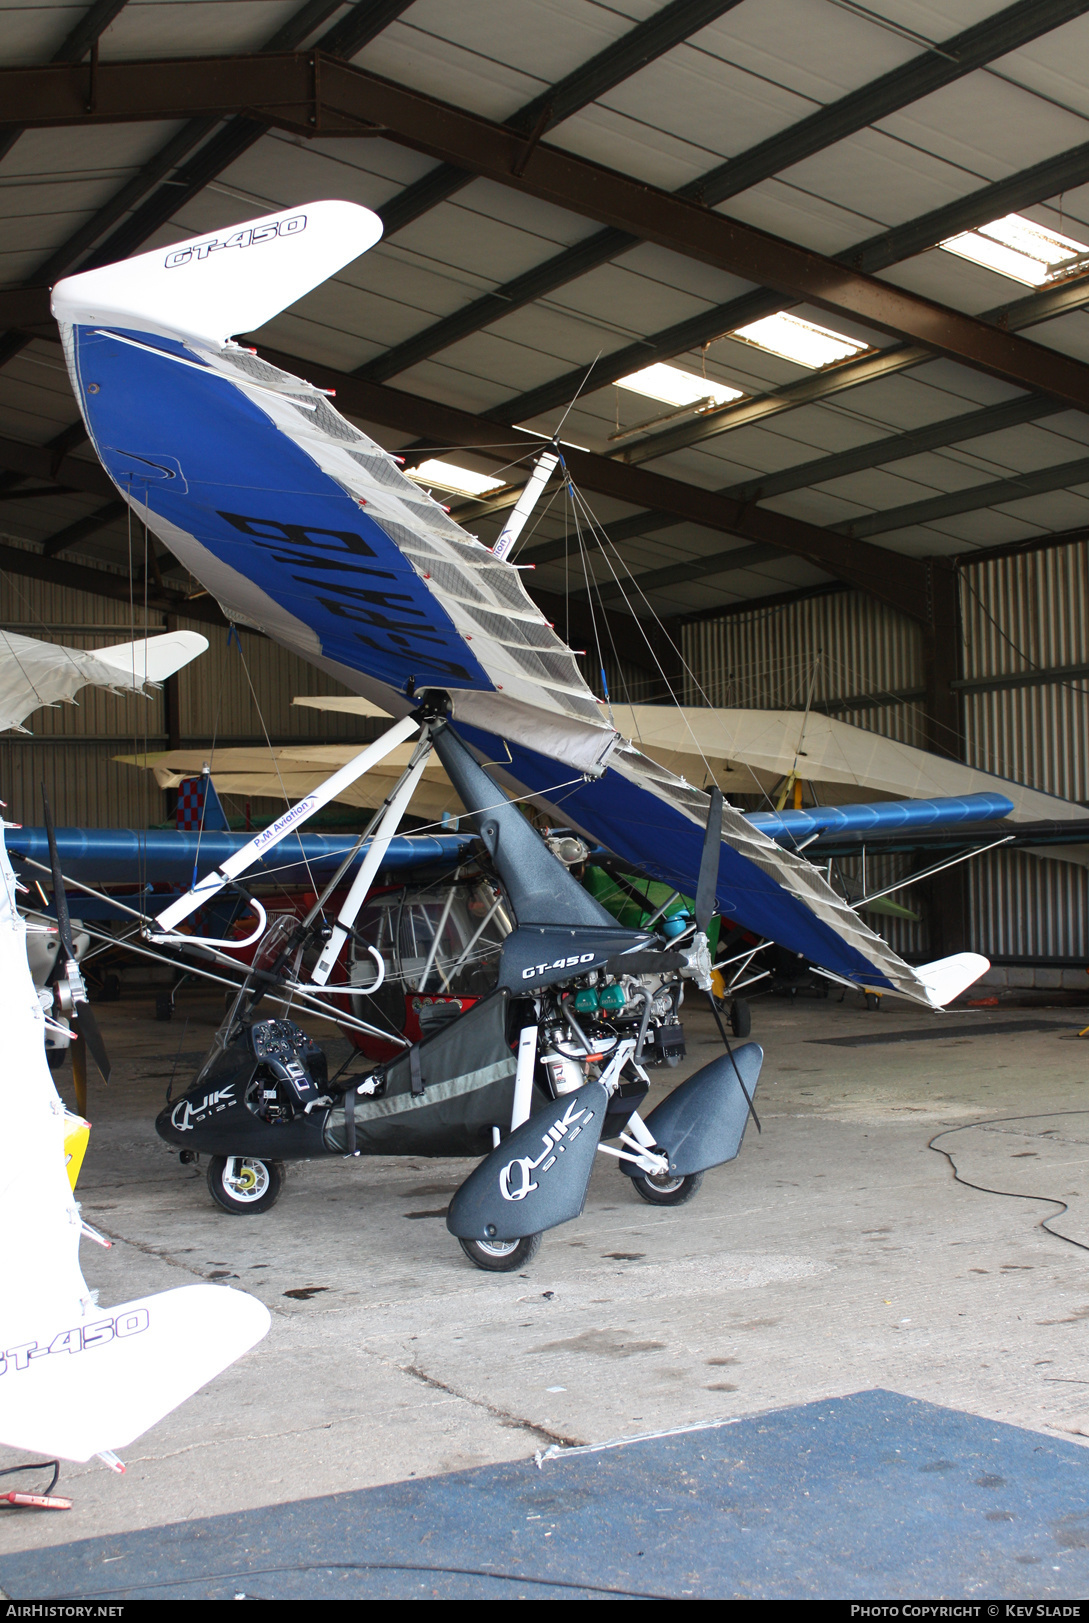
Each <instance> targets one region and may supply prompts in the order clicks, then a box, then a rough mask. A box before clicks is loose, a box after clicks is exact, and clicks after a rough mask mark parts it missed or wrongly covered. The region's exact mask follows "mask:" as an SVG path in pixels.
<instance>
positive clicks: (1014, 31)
mask: <svg viewBox="0 0 1089 1623" xmlns="http://www.w3.org/2000/svg"><path fill="white" fill-rule="evenodd" d="M1083 10H1085V7H1084V6H1083V5H1079V6H1078V7H1077V10H1076V11H1075V10H1072V9H1071V8H1070V7H1068V6H1066V5H1064V4H1060V5H1059V7H1058V8H1057V9H1050V8H1048V7H1045V6H1038V5H1035V4H1034V3H1032V0H1029V4H1027V5H1026V4H1019V5H1014V6H1011V7H1008V8H1007V9H1006V10H1005V11H1001V12H999V13H998V14H997V15H996V16H994V17H988V18H986V19H985V21H984V22H982V23H979V24H977V25H976V26H975V27H973V28H969V29H966V30H964V31H963V32H962V33H960V34H958V35H956V36H955V37H954V38H952V39H950V40H948V41H946V43H945V45H944V46H943V47H942V49H941V51H940V52H934V51H930V52H923V54H922V55H921V56H918V57H915V58H913V59H912V61H910V62H908V63H906V64H905V65H904V66H903V67H901V68H895V69H893V70H892V71H891V72H890V73H886V74H882V75H881V76H880V77H879V78H878V79H875V80H873V81H871V83H870V84H867V85H863V86H861V88H860V89H858V90H856V91H852V92H851V93H850V94H848V95H846V96H842V97H840V99H839V100H838V101H835V102H832V103H831V104H830V105H829V106H827V107H822V108H820V109H818V110H817V111H816V112H814V113H811V114H810V115H809V116H808V117H806V118H804V119H802V120H800V121H799V122H798V123H796V124H793V125H791V126H789V127H788V128H787V129H785V130H783V131H781V132H780V133H779V134H778V135H775V136H772V137H770V138H769V139H768V140H766V141H761V142H758V143H757V145H756V146H753V147H750V148H749V149H748V151H747V152H742V153H740V154H739V155H738V156H737V157H736V158H732V159H731V160H730V161H729V162H728V163H725V164H717V165H716V166H715V167H714V168H713V169H711V170H709V171H708V172H707V173H706V174H705V175H702V176H700V177H699V178H698V179H697V180H694V181H691V182H689V184H688V185H686V186H683V187H682V188H681V189H680V190H679V192H678V193H677V196H679V197H689V198H694V199H695V200H696V201H698V202H700V203H703V204H705V205H707V206H708V207H710V206H714V205H718V204H721V203H724V202H725V201H726V200H727V199H728V198H730V197H736V196H737V195H738V194H739V193H740V192H743V191H745V190H747V189H748V188H749V187H750V186H755V185H756V184H757V183H758V182H759V181H762V180H767V179H768V178H769V177H770V176H771V175H775V174H778V173H779V172H780V171H781V170H783V169H785V168H788V167H790V166H791V165H792V164H795V163H798V162H800V161H801V160H802V159H803V158H806V157H810V156H811V155H812V154H813V153H814V152H817V151H820V150H822V149H823V148H825V147H827V146H831V145H832V144H834V143H835V142H836V141H841V140H843V138H844V137H845V136H848V135H851V134H854V133H855V132H857V131H858V130H861V129H865V128H866V127H867V125H869V124H872V123H873V122H874V121H875V120H876V119H879V118H884V117H887V116H888V115H889V114H890V113H894V112H896V111H897V110H898V109H900V108H902V107H904V106H907V105H908V104H909V103H910V102H912V101H915V100H917V99H918V98H919V97H920V96H925V95H930V94H931V93H932V92H933V91H934V90H937V89H939V88H940V87H941V86H942V85H945V84H949V83H951V82H952V81H953V80H955V79H957V78H959V77H961V76H962V75H963V74H965V73H970V72H973V71H975V70H976V69H978V68H980V67H982V66H983V65H984V64H985V63H986V62H989V61H991V60H993V59H994V58H995V57H996V56H1002V55H1004V54H1006V53H1007V52H1008V51H1011V50H1014V49H1016V46H1017V45H1023V44H1025V43H1026V42H1027V41H1028V40H1029V39H1035V38H1038V37H1039V35H1041V34H1044V33H1047V32H1049V31H1050V30H1051V29H1053V28H1055V27H1057V26H1059V25H1060V24H1061V23H1063V22H1066V21H1068V20H1069V19H1070V17H1071V16H1073V15H1077V14H1078V13H1079V12H1081V11H1083ZM423 184H424V183H421V185H423ZM1054 189H1055V190H1059V189H1061V188H1058V187H1056V188H1054ZM402 195H403V194H402ZM1037 195H1040V194H1037ZM1043 195H1045V196H1048V195H1051V194H1050V193H1044V194H1043ZM436 201H437V199H436ZM1014 206H1016V205H1010V207H1014ZM394 207H396V200H395V203H394ZM417 212H419V210H417ZM1008 212H1009V209H1008V208H1006V209H999V210H998V211H997V213H1008ZM415 217H416V216H415V214H410V215H408V216H407V217H406V218H405V219H403V220H402V219H400V218H398V217H397V216H396V215H391V221H393V220H395V221H396V224H395V225H394V229H397V228H398V227H399V226H400V225H403V224H407V221H408V219H409V218H415ZM996 217H997V214H994V215H991V216H989V218H991V219H994V218H996ZM383 218H385V216H384V215H383ZM638 241H639V235H638V233H635V234H628V233H625V232H624V231H623V230H616V229H612V230H606V231H602V232H599V233H597V235H595V236H594V237H592V238H591V239H590V240H589V241H587V242H583V243H579V244H577V245H576V246H575V247H573V248H567V249H563V250H561V252H560V253H558V254H554V255H553V256H552V258H551V259H548V260H546V261H545V262H544V263H542V264H540V265H538V266H535V267H534V268H533V269H532V270H531V271H528V272H526V273H525V274H523V275H522V276H518V277H515V278H514V279H513V280H512V281H510V282H507V283H505V284H504V285H503V286H502V287H499V288H497V289H496V290H495V292H494V293H486V294H484V295H482V296H481V297H480V298H477V299H474V300H473V301H472V302H471V303H470V304H468V305H466V306H465V307H464V308H463V309H461V310H459V311H456V312H455V313H454V314H453V315H450V316H446V317H443V318H442V319H441V320H439V321H436V322H433V323H432V324H431V325H430V326H428V327H426V328H424V329H423V331H422V332H420V333H417V334H415V335H414V336H413V337H412V338H409V339H406V340H405V341H404V343H401V344H398V345H396V346H395V348H393V349H392V350H389V351H387V352H386V354H385V355H380V356H378V357H377V358H376V359H375V360H373V361H371V362H369V363H368V365H367V366H366V367H365V368H361V370H362V371H363V373H364V375H365V376H366V377H371V378H375V379H376V380H377V381H379V382H381V381H383V380H385V379H387V378H391V377H395V376H396V375H397V373H398V372H403V371H407V370H408V368H409V367H411V366H414V365H416V364H417V362H419V361H421V360H424V359H425V358H426V357H428V356H430V355H434V354H437V353H438V352H439V351H440V350H443V349H446V348H448V347H449V346H450V345H451V344H455V343H457V342H458V341H459V340H460V339H462V338H465V337H467V336H468V335H469V334H470V333H473V332H477V331H479V330H480V329H481V328H482V327H487V326H490V325H491V323H492V322H494V321H498V320H500V319H501V318H502V317H503V316H505V315H509V314H510V313H511V311H512V310H517V309H519V308H520V307H522V306H523V305H526V304H529V303H532V302H533V300H535V299H539V298H543V297H544V295H545V294H547V293H551V292H554V291H555V290H556V289H557V288H559V287H562V286H564V285H565V284H566V283H567V282H570V281H572V280H574V279H575V278H577V277H579V276H582V275H584V274H585V273H586V272H587V271H588V270H592V269H593V268H594V267H595V266H597V265H603V264H606V263H607V262H608V261H609V260H611V259H615V258H616V256H617V255H618V254H621V253H624V252H625V251H626V250H627V249H628V248H631V247H633V246H634V244H635V243H636V242H638ZM912 251H917V250H912ZM839 257H840V258H841V259H842V258H843V256H839ZM901 257H906V255H902V256H901ZM845 262H846V263H848V264H853V265H854V268H855V269H857V270H873V269H876V268H877V266H876V264H875V265H868V264H864V263H861V262H859V263H857V264H856V263H855V262H854V261H853V260H850V259H847V260H845ZM886 263H889V261H886ZM766 313H767V312H766V311H765V310H763V309H761V310H760V311H758V312H756V313H754V314H751V315H747V316H744V317H742V318H740V319H739V320H737V321H734V323H733V325H734V326H738V325H740V320H750V321H755V320H757V319H758V317H759V315H762V314H766ZM722 330H723V329H722V328H719V331H720V332H721V331H722ZM674 353H676V351H674ZM636 364H639V365H644V366H645V365H647V364H648V360H647V358H646V357H644V358H643V359H642V360H641V361H640V362H637V363H636ZM631 369H632V368H631V367H628V368H626V370H628V371H630V370H631ZM615 375H616V376H622V375H623V374H622V373H617V374H615ZM591 386H592V387H596V385H591ZM571 392H572V393H573V389H572V391H571ZM566 398H570V394H568V396H567V397H566ZM520 415H521V417H522V418H523V419H524V418H525V416H527V415H531V414H529V413H525V412H522V413H520Z"/></svg>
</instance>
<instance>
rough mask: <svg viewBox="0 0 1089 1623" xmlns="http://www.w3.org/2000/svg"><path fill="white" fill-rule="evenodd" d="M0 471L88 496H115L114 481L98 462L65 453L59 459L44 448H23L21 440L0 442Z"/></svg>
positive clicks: (0, 440) (47, 448) (30, 446)
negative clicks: (78, 491)
mask: <svg viewBox="0 0 1089 1623" xmlns="http://www.w3.org/2000/svg"><path fill="white" fill-rule="evenodd" d="M0 468H4V469H6V470H7V472H9V473H15V474H19V475H22V476H23V477H25V478H28V479H42V480H48V481H49V482H50V483H51V484H56V485H66V486H68V487H69V488H70V489H72V490H81V491H85V492H87V494H88V495H91V496H116V495H117V489H116V487H115V485H114V482H113V480H112V479H111V478H110V476H109V474H108V473H107V472H106V470H105V468H104V467H103V466H102V464H101V463H100V462H97V461H96V462H88V461H85V460H84V459H83V458H82V457H76V456H71V455H69V454H67V453H66V452H63V451H62V453H61V455H60V456H59V457H58V455H57V452H56V451H55V450H50V448H49V446H47V445H26V444H24V442H23V441H22V440H10V439H0Z"/></svg>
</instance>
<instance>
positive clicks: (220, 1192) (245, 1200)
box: [208, 1155, 284, 1216]
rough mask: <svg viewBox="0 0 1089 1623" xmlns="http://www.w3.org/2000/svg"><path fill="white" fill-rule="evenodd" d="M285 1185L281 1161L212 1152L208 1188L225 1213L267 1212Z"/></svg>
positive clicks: (236, 1214) (238, 1214)
mask: <svg viewBox="0 0 1089 1623" xmlns="http://www.w3.org/2000/svg"><path fill="white" fill-rule="evenodd" d="M283 1186H284V1167H283V1162H282V1161H257V1160H254V1159H253V1158H252V1157H251V1156H247V1155H213V1157H212V1159H211V1160H210V1161H209V1163H208V1189H209V1192H210V1193H211V1196H212V1199H213V1200H214V1201H215V1202H216V1204H217V1205H218V1206H222V1207H223V1210H224V1211H225V1212H232V1213H234V1214H235V1216H240V1215H242V1214H245V1213H249V1212H267V1211H268V1209H269V1207H270V1206H275V1204H276V1202H277V1201H278V1200H279V1198H280V1191H281V1189H282V1188H283Z"/></svg>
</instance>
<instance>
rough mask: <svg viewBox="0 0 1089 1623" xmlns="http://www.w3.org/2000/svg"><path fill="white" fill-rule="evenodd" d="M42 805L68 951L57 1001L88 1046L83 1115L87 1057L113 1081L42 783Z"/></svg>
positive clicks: (81, 1056)
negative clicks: (90, 997)
mask: <svg viewBox="0 0 1089 1623" xmlns="http://www.w3.org/2000/svg"><path fill="white" fill-rule="evenodd" d="M42 805H43V806H44V808H45V832H46V835H47V837H48V839H49V863H50V867H51V868H52V870H53V905H54V907H55V908H56V911H57V934H58V935H59V937H60V944H61V951H62V952H63V954H64V976H63V979H61V978H59V977H58V979H57V982H56V996H57V1002H58V1003H59V1005H60V1008H61V1012H62V1013H64V1014H66V1015H68V1017H69V1019H70V1020H71V1023H72V1025H73V1026H74V1028H75V1033H76V1037H77V1039H78V1040H79V1043H85V1044H86V1045H87V1046H86V1048H80V1047H79V1045H78V1043H77V1047H76V1048H74V1049H73V1050H72V1074H73V1077H74V1080H75V1084H76V1104H77V1105H78V1107H79V1110H80V1113H81V1114H82V1113H83V1112H84V1111H85V1110H86V1108H87V1059H86V1056H87V1054H88V1053H90V1055H91V1058H92V1059H93V1060H94V1062H95V1064H96V1065H97V1066H98V1069H99V1071H100V1072H101V1073H102V1080H103V1082H108V1081H109V1080H110V1068H111V1067H110V1060H109V1055H108V1054H107V1053H106V1045H105V1043H104V1042H103V1041H102V1033H101V1032H100V1031H99V1029H98V1021H97V1020H96V1019H95V1017H94V1013H93V1011H92V1009H91V1005H90V1003H89V1002H88V1001H87V986H86V983H85V981H84V979H83V976H82V975H81V974H80V971H79V964H78V962H77V960H76V952H75V948H74V946H73V945H72V920H71V917H70V916H69V913H68V893H67V891H66V890H65V888H64V880H63V878H62V877H61V871H60V857H59V856H58V854H57V834H56V830H55V829H54V827H53V813H52V811H51V810H50V807H49V797H48V795H47V794H46V792H45V784H44V783H43V784H42Z"/></svg>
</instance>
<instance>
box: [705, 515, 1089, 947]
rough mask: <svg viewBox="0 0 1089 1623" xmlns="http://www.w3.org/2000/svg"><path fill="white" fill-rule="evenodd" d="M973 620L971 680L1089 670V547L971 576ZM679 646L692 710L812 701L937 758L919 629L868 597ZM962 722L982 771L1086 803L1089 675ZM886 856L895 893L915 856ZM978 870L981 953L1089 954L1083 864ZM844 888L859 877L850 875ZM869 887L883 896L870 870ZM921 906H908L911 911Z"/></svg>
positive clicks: (907, 941) (968, 652)
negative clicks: (929, 733) (1082, 666)
mask: <svg viewBox="0 0 1089 1623" xmlns="http://www.w3.org/2000/svg"><path fill="white" fill-rule="evenodd" d="M961 613H962V634H963V649H962V669H963V672H964V675H965V677H966V679H968V680H970V681H971V680H987V679H990V678H1002V677H1007V676H1011V675H1016V674H1019V673H1031V672H1032V671H1034V670H1037V669H1039V670H1049V669H1054V668H1055V667H1056V666H1066V665H1076V664H1078V663H1084V662H1086V660H1087V658H1089V542H1080V543H1075V544H1072V545H1068V546H1063V547H1052V548H1048V549H1045V550H1041V551H1038V552H1027V553H1021V554H1018V555H1014V556H1010V557H1003V558H991V559H988V560H986V561H981V562H980V563H978V564H975V563H968V564H966V565H965V566H964V567H963V568H962V570H961ZM682 649H683V653H684V658H685V662H686V664H687V665H688V667H689V669H690V671H691V673H692V679H691V681H690V684H689V688H688V691H687V693H686V698H687V700H688V702H689V703H691V704H703V703H706V704H714V705H721V706H735V707H738V708H747V709H758V710H760V709H766V710H776V709H799V710H804V709H805V705H806V701H807V698H811V703H812V704H813V705H814V706H815V707H819V708H820V709H822V710H825V711H828V712H830V713H831V714H833V715H835V716H837V717H838V718H839V719H841V720H843V721H847V722H850V723H851V725H852V726H856V727H863V728H866V729H867V730H869V731H872V732H877V733H879V734H881V735H882V736H883V737H886V738H896V739H899V740H901V741H902V742H904V743H908V744H914V745H918V746H920V747H925V737H924V732H923V728H924V719H925V718H924V709H923V704H922V702H921V700H922V694H921V691H920V690H921V689H922V687H923V681H924V676H923V657H924V655H923V640H922V636H921V633H920V631H919V628H918V627H917V626H916V625H914V623H912V622H911V621H908V620H907V619H905V618H903V617H901V616H899V615H897V614H895V613H894V612H893V611H891V610H889V609H886V608H884V607H882V606H881V605H879V604H876V603H874V602H872V601H870V600H869V599H867V598H865V597H864V596H862V594H860V593H856V592H836V593H831V594H827V595H824V596H816V597H810V598H806V599H803V600H801V601H799V602H795V603H787V604H782V605H778V606H773V607H769V608H764V609H754V610H751V611H742V612H737V613H731V614H728V615H724V616H722V618H720V619H713V620H703V621H698V622H695V623H693V624H691V625H688V626H685V627H684V630H683V643H682ZM962 720H963V728H964V754H965V759H966V760H967V761H968V762H969V763H970V764H971V765H973V766H978V767H981V768H983V769H984V770H985V771H988V772H996V773H998V774H1000V775H1001V776H1003V777H1009V778H1013V779H1015V780H1016V781H1018V782H1020V783H1025V784H1029V785H1030V786H1031V787H1033V788H1035V789H1041V790H1044V791H1046V792H1047V793H1050V794H1056V795H1061V796H1063V797H1064V798H1065V799H1069V800H1076V801H1081V802H1082V803H1089V678H1083V679H1080V680H1077V679H1070V680H1060V681H1043V682H1039V681H1034V682H1033V683H1032V684H1031V685H1028V686H1024V687H1014V688H990V689H988V688H985V689H982V690H975V691H968V692H966V693H965V695H964V699H963V703H962ZM883 860H886V861H887V862H889V863H890V864H891V865H892V866H891V868H890V874H889V877H888V878H885V876H884V874H883V873H882V875H881V877H882V880H883V882H884V883H891V882H892V880H893V878H895V877H898V876H899V872H898V870H897V869H896V867H895V864H897V863H898V862H900V861H901V860H902V859H899V858H888V859H883ZM855 866H857V865H855ZM914 866H915V867H921V866H923V863H922V862H921V861H919V862H917V863H915V864H914ZM966 868H967V873H968V895H969V899H970V900H969V917H970V941H969V943H968V945H970V946H972V947H973V948H975V949H977V950H978V951H980V952H984V953H987V954H988V956H990V957H992V958H997V959H1003V958H1032V959H1036V958H1040V959H1054V958H1067V959H1074V960H1084V959H1085V958H1086V957H1089V874H1087V871H1086V869H1085V868H1083V867H1079V866H1077V865H1075V864H1073V863H1066V862H1057V861H1054V860H1050V859H1043V858H1038V857H1035V856H1033V855H1031V854H1029V853H1024V852H996V853H995V854H994V855H993V856H986V857H983V858H981V859H978V860H973V861H971V862H969V863H967V864H966ZM875 872H876V869H875ZM844 877H845V878H848V880H849V882H852V881H853V882H857V881H858V880H859V878H860V875H858V874H857V873H856V872H855V867H854V866H849V865H844ZM867 888H868V889H870V890H872V889H873V888H875V887H874V884H873V879H872V877H871V875H870V873H869V871H868V872H867ZM918 894H919V893H918V892H914V891H907V892H904V893H903V894H901V895H898V896H897V897H896V898H895V899H896V900H898V901H902V902H903V903H904V904H905V905H908V906H914V905H915V903H914V902H913V900H912V898H913V896H917V895H918ZM879 927H880V928H881V930H882V933H883V934H885V935H887V937H888V939H889V940H890V941H891V943H892V944H893V945H894V946H895V947H896V948H897V950H898V951H902V952H906V953H907V954H908V955H912V954H916V955H917V954H918V953H922V952H925V951H926V939H925V936H926V932H925V925H923V926H916V925H911V924H910V923H908V922H907V921H896V920H893V919H882V920H880V921H879Z"/></svg>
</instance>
